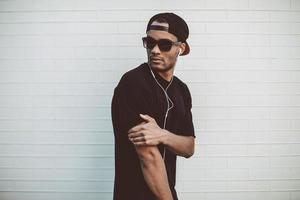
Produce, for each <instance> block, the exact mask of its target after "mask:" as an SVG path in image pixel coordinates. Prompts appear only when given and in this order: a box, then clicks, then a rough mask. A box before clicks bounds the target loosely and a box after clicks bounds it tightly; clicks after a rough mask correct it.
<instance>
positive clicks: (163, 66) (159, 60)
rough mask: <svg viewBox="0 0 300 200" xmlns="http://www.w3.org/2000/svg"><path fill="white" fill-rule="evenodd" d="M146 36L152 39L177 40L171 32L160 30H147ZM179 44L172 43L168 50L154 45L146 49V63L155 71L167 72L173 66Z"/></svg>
mask: <svg viewBox="0 0 300 200" xmlns="http://www.w3.org/2000/svg"><path fill="white" fill-rule="evenodd" d="M147 37H151V38H153V39H154V40H160V39H168V40H171V41H173V42H177V37H176V36H175V35H173V34H171V33H168V32H166V31H160V30H149V31H148V32H147ZM179 48H180V46H179V45H173V46H172V48H171V49H170V51H161V50H160V49H159V47H158V45H156V46H155V47H153V49H147V55H148V63H149V65H150V67H151V68H152V69H154V70H155V71H157V72H167V71H169V70H171V69H173V68H174V66H175V63H176V61H177V55H178V53H179Z"/></svg>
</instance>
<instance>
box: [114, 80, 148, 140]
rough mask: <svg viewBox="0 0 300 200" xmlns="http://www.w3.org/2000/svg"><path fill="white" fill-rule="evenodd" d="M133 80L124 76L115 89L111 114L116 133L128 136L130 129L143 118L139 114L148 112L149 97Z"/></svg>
mask: <svg viewBox="0 0 300 200" xmlns="http://www.w3.org/2000/svg"><path fill="white" fill-rule="evenodd" d="M139 88H140V86H139V85H136V83H134V82H133V81H131V80H129V79H128V78H126V76H123V77H122V79H121V80H120V82H119V84H118V86H117V87H116V88H115V90H114V95H113V98H112V105H111V114H112V123H113V128H114V132H115V134H118V135H120V136H127V134H128V130H129V129H130V128H132V127H134V126H136V125H138V124H140V123H141V122H142V121H143V120H142V119H141V117H140V116H139V114H147V111H148V110H147V107H148V106H147V103H148V102H147V101H148V100H147V99H146V97H145V95H144V94H143V91H142V90H141V89H139Z"/></svg>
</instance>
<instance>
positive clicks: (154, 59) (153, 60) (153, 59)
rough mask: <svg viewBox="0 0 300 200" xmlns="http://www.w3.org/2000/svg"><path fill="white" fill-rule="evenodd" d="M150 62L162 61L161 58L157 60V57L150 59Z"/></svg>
mask: <svg viewBox="0 0 300 200" xmlns="http://www.w3.org/2000/svg"><path fill="white" fill-rule="evenodd" d="M150 60H151V61H152V62H161V61H162V59H161V58H157V57H150Z"/></svg>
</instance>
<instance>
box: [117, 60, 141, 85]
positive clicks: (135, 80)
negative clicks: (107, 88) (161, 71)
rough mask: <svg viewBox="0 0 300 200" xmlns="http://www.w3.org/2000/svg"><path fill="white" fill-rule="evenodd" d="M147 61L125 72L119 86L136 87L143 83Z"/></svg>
mask: <svg viewBox="0 0 300 200" xmlns="http://www.w3.org/2000/svg"><path fill="white" fill-rule="evenodd" d="M146 75H147V73H146V63H143V64H141V65H139V66H138V67H135V68H133V69H131V70H129V71H127V72H125V73H124V74H123V76H122V77H121V79H120V81H119V83H118V86H117V87H123V86H125V87H126V88H128V89H129V88H136V87H139V86H141V85H142V83H143V82H144V81H145V77H146Z"/></svg>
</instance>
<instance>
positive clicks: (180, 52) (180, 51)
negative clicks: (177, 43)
mask: <svg viewBox="0 0 300 200" xmlns="http://www.w3.org/2000/svg"><path fill="white" fill-rule="evenodd" d="M181 54H182V50H181V48H179V53H178V56H180V55H181Z"/></svg>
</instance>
